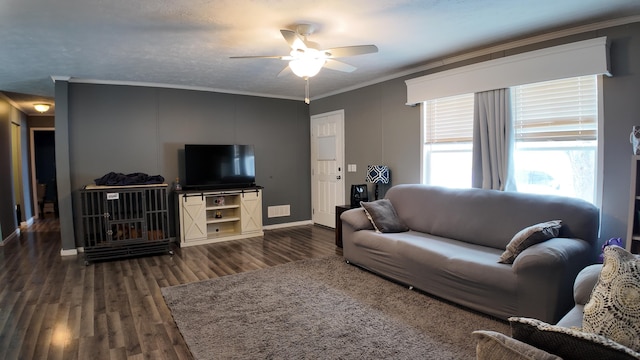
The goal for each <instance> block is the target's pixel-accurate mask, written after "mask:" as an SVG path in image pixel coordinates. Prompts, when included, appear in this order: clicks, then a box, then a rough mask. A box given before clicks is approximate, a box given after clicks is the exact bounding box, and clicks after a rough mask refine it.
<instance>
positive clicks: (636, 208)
mask: <svg viewBox="0 0 640 360" xmlns="http://www.w3.org/2000/svg"><path fill="white" fill-rule="evenodd" d="M639 179H640V156H639V155H633V156H632V157H631V181H630V185H631V186H630V189H629V216H628V221H627V241H626V244H625V247H626V249H627V250H628V251H630V252H632V253H635V254H637V253H639V252H640V181H638V180H639Z"/></svg>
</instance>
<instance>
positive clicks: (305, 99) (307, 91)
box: [304, 76, 310, 105]
mask: <svg viewBox="0 0 640 360" xmlns="http://www.w3.org/2000/svg"><path fill="white" fill-rule="evenodd" d="M304 79H305V81H306V83H305V86H304V103H305V104H307V105H309V102H310V100H309V77H308V76H305V77H304Z"/></svg>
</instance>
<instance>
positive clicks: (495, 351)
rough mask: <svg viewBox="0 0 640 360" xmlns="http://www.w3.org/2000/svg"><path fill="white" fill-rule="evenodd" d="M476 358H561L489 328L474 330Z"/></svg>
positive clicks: (504, 359)
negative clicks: (476, 341)
mask: <svg viewBox="0 0 640 360" xmlns="http://www.w3.org/2000/svg"><path fill="white" fill-rule="evenodd" d="M472 334H473V336H474V337H475V338H476V339H478V343H477V345H476V360H532V359H536V360H562V358H560V357H558V356H556V355H553V354H549V353H548V352H546V351H544V350H540V349H538V348H537V347H535V346H531V345H529V344H527V343H524V342H522V341H519V340H516V339H513V338H511V337H509V336H506V335H504V334H501V333H499V332H495V331H490V330H477V331H474V332H473V333H472Z"/></svg>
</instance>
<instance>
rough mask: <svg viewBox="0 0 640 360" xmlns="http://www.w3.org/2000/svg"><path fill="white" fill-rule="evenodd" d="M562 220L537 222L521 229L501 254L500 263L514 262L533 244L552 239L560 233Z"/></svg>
mask: <svg viewBox="0 0 640 360" xmlns="http://www.w3.org/2000/svg"><path fill="white" fill-rule="evenodd" d="M560 227H562V220H552V221H547V222H543V223H540V224H535V225H532V226H529V227H526V228H524V229H522V230H520V231H519V232H518V233H517V234H515V236H514V237H513V238H512V239H511V241H509V243H508V244H507V249H506V250H505V251H504V252H503V253H502V255H500V260H498V262H499V263H503V264H513V261H514V260H515V259H516V257H517V256H518V254H520V253H521V252H522V251H524V249H526V248H528V247H529V246H531V245H535V244H538V243H541V242H543V241H547V240H549V239H552V238H554V237H556V236H558V234H559V233H560Z"/></svg>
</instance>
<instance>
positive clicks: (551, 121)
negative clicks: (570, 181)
mask: <svg viewBox="0 0 640 360" xmlns="http://www.w3.org/2000/svg"><path fill="white" fill-rule="evenodd" d="M512 91H513V92H512V101H513V106H514V124H515V132H516V140H519V141H539V140H556V141H569V140H595V139H596V136H597V133H596V132H597V122H596V120H597V113H598V109H597V86H596V76H595V75H590V76H581V77H574V78H569V79H562V80H553V81H546V82H541V83H535V84H529V85H521V86H516V87H514V88H512Z"/></svg>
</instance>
